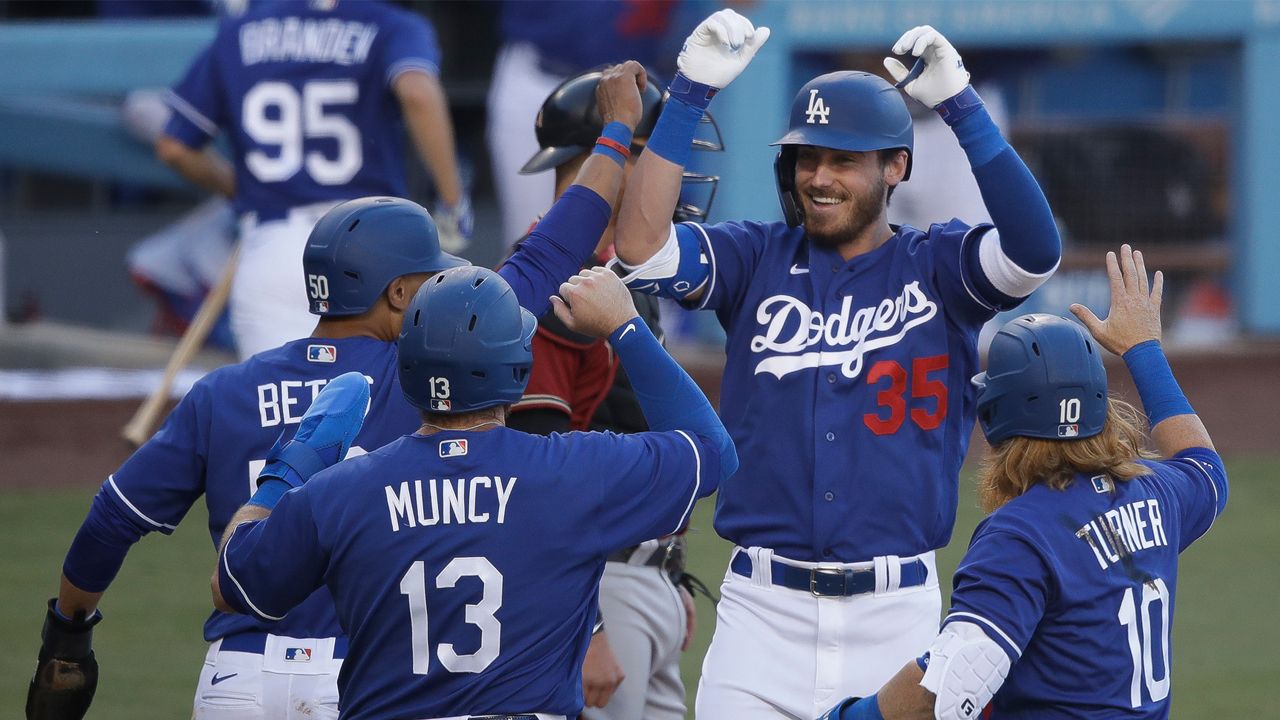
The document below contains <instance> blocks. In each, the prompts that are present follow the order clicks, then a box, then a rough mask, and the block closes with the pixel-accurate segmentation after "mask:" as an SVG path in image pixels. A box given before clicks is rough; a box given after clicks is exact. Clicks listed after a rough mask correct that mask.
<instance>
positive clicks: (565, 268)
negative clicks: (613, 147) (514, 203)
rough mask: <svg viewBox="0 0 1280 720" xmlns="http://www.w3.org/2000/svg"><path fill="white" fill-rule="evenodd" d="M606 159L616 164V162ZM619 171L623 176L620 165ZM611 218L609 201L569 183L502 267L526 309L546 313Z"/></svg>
mask: <svg viewBox="0 0 1280 720" xmlns="http://www.w3.org/2000/svg"><path fill="white" fill-rule="evenodd" d="M598 158H599V156H593V157H592V158H591V159H589V160H588V161H587V164H588V165H590V164H593V163H597V162H600V160H599V159H598ZM603 162H605V163H608V164H610V165H614V166H615V168H616V167H617V165H616V163H614V162H613V161H612V160H608V159H604V160H603ZM616 172H618V173H619V176H620V175H621V170H620V169H618V170H616ZM581 177H582V176H581V175H579V178H580V179H581ZM619 182H621V179H620V177H619ZM615 193H616V190H615ZM610 216H611V212H610V210H609V203H608V201H607V200H606V199H605V198H603V197H601V196H600V194H599V193H597V192H596V191H594V190H592V189H591V188H589V187H586V186H579V185H573V186H570V187H569V189H568V190H566V191H565V192H564V194H563V195H561V196H560V197H559V198H558V199H557V200H556V202H555V204H554V205H552V206H551V209H550V210H548V211H547V214H546V215H544V216H543V217H542V220H540V221H538V224H537V225H536V226H534V228H533V230H532V231H530V233H529V237H528V238H527V239H526V240H525V241H524V242H522V243H520V245H519V247H517V248H516V251H515V253H514V254H512V256H511V257H509V258H507V261H506V262H505V263H503V265H502V267H500V268H498V274H499V275H501V276H502V279H504V280H506V281H507V282H508V283H509V284H510V285H511V289H512V290H514V291H515V293H516V297H517V298H519V300H520V305H521V306H522V307H523V308H524V309H526V310H528V311H529V312H531V313H533V314H534V315H536V316H541V315H542V314H543V313H545V312H546V311H547V309H548V308H549V307H550V304H549V303H550V300H549V298H550V297H551V294H552V293H554V292H555V291H556V289H557V288H558V287H560V283H562V282H564V280H565V278H568V277H571V276H573V274H574V273H576V272H577V271H578V270H580V269H581V268H582V264H583V263H584V262H585V261H586V259H587V258H589V257H591V253H592V252H593V251H594V250H595V248H596V244H597V243H599V242H600V235H601V234H603V233H604V229H605V227H606V226H607V225H608V224H609V218H610Z"/></svg>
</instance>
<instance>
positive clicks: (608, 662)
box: [582, 630, 626, 708]
mask: <svg viewBox="0 0 1280 720" xmlns="http://www.w3.org/2000/svg"><path fill="white" fill-rule="evenodd" d="M625 677H626V676H625V675H624V674H623V673H622V666H621V665H619V664H618V657H617V656H616V655H614V654H613V648H612V647H611V646H610V645H609V637H608V631H606V630H601V631H600V632H598V633H596V634H595V635H592V636H591V644H590V645H588V646H587V656H586V657H585V658H583V660H582V695H583V697H584V699H585V701H586V704H587V707H598V708H602V707H604V706H605V705H608V704H609V699H610V698H612V697H613V693H614V691H616V690H617V689H618V686H619V685H621V684H622V681H623V679H625Z"/></svg>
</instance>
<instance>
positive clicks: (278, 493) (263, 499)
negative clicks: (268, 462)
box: [247, 478, 293, 510]
mask: <svg viewBox="0 0 1280 720" xmlns="http://www.w3.org/2000/svg"><path fill="white" fill-rule="evenodd" d="M292 489H293V487H292V486H290V485H289V483H288V482H285V481H284V480H281V479H279V478H267V479H266V480H263V481H262V484H261V485H259V486H258V490H257V491H256V492H255V493H253V497H251V498H249V502H248V503H247V504H249V505H257V506H258V507H264V508H266V509H268V510H274V509H275V507H276V503H278V502H280V498H282V497H284V494H285V493H287V492H289V491H290V490H292Z"/></svg>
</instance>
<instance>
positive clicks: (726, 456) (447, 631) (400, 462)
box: [213, 267, 737, 720]
mask: <svg viewBox="0 0 1280 720" xmlns="http://www.w3.org/2000/svg"><path fill="white" fill-rule="evenodd" d="M560 294H561V297H562V298H563V300H558V301H557V302H556V303H555V305H554V308H555V311H556V315H557V317H559V318H560V319H561V320H562V321H564V322H565V323H566V324H568V325H569V326H570V327H572V328H573V329H574V330H575V331H576V332H580V333H583V334H586V335H591V336H594V337H601V338H604V337H607V338H609V342H610V344H611V345H612V346H613V347H614V349H615V351H616V352H617V353H618V354H619V356H620V357H621V358H622V362H623V364H624V365H625V366H626V368H627V371H628V372H629V373H630V374H631V379H632V383H633V385H634V387H635V390H636V394H637V397H638V398H639V400H640V403H641V405H642V407H643V408H644V412H645V416H646V418H647V420H648V422H649V426H650V428H651V429H652V430H653V432H647V433H639V434H634V435H615V434H613V433H569V434H565V435H560V434H553V435H550V436H542V435H532V434H528V433H522V432H519V431H516V430H511V429H508V428H507V427H506V417H507V411H508V408H509V407H510V405H511V404H512V403H514V402H515V401H517V400H519V399H520V397H521V395H522V394H523V392H524V387H525V383H526V382H527V381H528V376H529V370H530V367H531V365H532V363H533V353H532V340H533V334H534V331H535V330H536V328H537V320H536V319H535V318H534V316H533V315H532V314H531V313H529V312H528V311H526V310H524V309H522V308H521V307H520V305H519V304H518V303H517V302H516V297H515V293H513V292H512V291H511V288H510V287H509V286H508V285H507V283H506V282H505V281H504V280H503V279H502V278H501V277H500V276H498V275H496V274H495V273H493V272H491V271H488V270H485V269H483V268H476V267H469V268H459V269H454V270H448V271H446V272H443V273H441V274H439V275H436V276H435V277H433V278H432V279H431V280H428V281H427V283H426V284H425V285H424V286H423V287H422V289H421V290H420V291H419V292H418V295H417V296H416V297H415V298H414V301H413V304H412V305H411V306H410V307H409V309H408V312H407V313H406V315H405V326H404V331H403V333H402V334H401V336H400V341H399V362H400V385H401V387H402V388H403V390H404V393H405V397H406V398H408V399H409V401H410V402H411V403H412V404H413V405H415V406H416V407H418V408H420V409H421V410H422V423H421V427H420V428H419V429H418V431H417V432H416V433H412V434H408V435H406V436H405V437H403V438H401V439H399V440H396V441H395V442H393V443H391V444H389V445H387V446H385V447H383V448H380V449H378V450H375V451H373V452H371V453H369V454H368V455H364V456H362V457H359V458H355V459H349V460H347V461H346V462H343V463H340V464H337V465H335V466H334V467H332V468H329V469H327V470H324V471H322V472H320V473H319V474H315V475H314V476H311V474H312V473H313V472H314V468H315V467H322V466H323V464H330V463H333V462H335V461H336V460H337V458H338V456H339V455H340V450H341V448H342V447H344V446H345V444H346V443H349V442H350V440H349V438H351V437H354V436H355V435H356V433H355V430H354V428H352V427H351V424H352V423H355V424H356V426H357V427H358V423H359V420H360V415H361V413H362V411H363V407H364V397H363V394H362V393H363V391H364V386H363V384H362V383H360V382H359V378H354V379H352V378H347V379H345V381H344V382H343V384H342V385H338V381H335V383H334V384H335V385H338V386H337V387H334V388H333V390H332V391H326V392H325V393H322V394H321V396H320V398H321V400H322V401H323V400H325V398H326V396H327V395H329V394H330V392H332V394H333V395H334V399H333V400H332V401H330V402H326V403H323V404H322V403H320V402H317V405H318V406H320V409H319V410H318V411H317V413H315V414H314V415H313V416H309V417H310V419H311V424H310V425H309V424H308V422H309V421H308V420H307V419H304V421H303V426H302V428H301V429H300V430H299V432H298V435H297V436H296V437H295V438H294V440H293V442H292V443H290V444H289V445H286V446H285V447H284V448H283V449H282V450H281V452H280V453H279V457H280V458H281V460H282V461H283V465H280V466H268V468H267V470H266V471H264V473H263V476H262V478H263V483H262V485H261V486H260V488H259V490H258V492H257V494H256V495H254V497H253V499H252V500H251V501H250V503H249V504H247V505H246V506H245V508H244V509H242V510H241V511H240V512H239V513H237V515H236V517H235V518H233V520H232V523H231V525H230V527H229V529H228V532H227V535H226V538H225V540H224V542H223V548H222V552H221V556H220V558H219V562H218V565H217V570H216V572H215V575H214V580H213V594H214V600H215V603H217V604H218V606H219V607H223V608H225V609H229V610H236V611H239V612H245V613H250V614H252V615H253V616H255V617H258V618H262V619H278V618H282V617H287V613H290V612H292V611H293V610H292V609H293V608H294V606H296V605H297V604H298V603H299V602H302V601H303V600H304V599H305V598H306V597H307V596H308V595H309V594H310V593H311V592H313V591H315V590H316V589H317V588H320V587H321V586H322V585H323V586H325V587H327V588H328V591H329V593H331V594H332V596H333V600H334V604H335V605H336V607H337V613H338V620H339V623H340V624H341V625H342V626H343V627H344V628H346V629H347V631H348V633H349V636H350V647H349V650H348V656H347V661H346V663H344V664H343V667H342V674H341V676H340V678H339V687H340V688H341V715H340V717H342V718H350V719H352V720H355V719H356V718H419V719H424V718H460V717H472V718H476V717H489V716H493V717H502V718H519V719H520V720H525V719H532V718H535V717H536V718H543V719H544V720H545V719H547V718H560V719H563V718H566V717H572V716H576V715H577V713H578V712H580V711H581V710H582V707H583V695H582V678H581V670H580V668H581V666H582V659H583V656H584V655H585V653H586V649H587V644H588V641H589V639H590V637H591V627H592V624H593V623H594V621H595V614H596V611H595V596H596V592H597V586H598V585H599V582H600V576H601V573H602V572H603V571H604V564H605V558H606V556H607V555H608V554H609V552H610V551H612V550H614V549H617V548H620V547H625V546H628V545H634V544H636V543H638V542H640V541H642V540H644V539H647V538H651V537H656V536H659V535H663V534H665V533H670V532H673V531H674V530H676V529H678V528H680V527H682V526H683V524H684V523H685V522H687V520H688V517H689V513H690V512H692V510H693V505H694V502H695V501H696V500H697V499H698V498H700V497H705V496H706V495H709V494H710V493H711V492H713V491H714V490H715V488H716V486H717V485H718V484H719V483H720V481H721V480H722V479H723V478H724V477H726V476H727V475H729V474H731V473H732V472H733V470H734V469H735V468H736V466H737V458H736V456H735V454H734V448H733V442H732V441H731V440H730V439H729V436H728V433H727V432H726V431H725V429H724V427H723V426H722V425H721V424H720V420H719V418H717V417H716V414H715V411H714V410H712V409H711V405H710V403H708V402H707V399H706V398H705V397H704V396H703V394H702V392H701V391H700V390H699V389H698V387H697V385H695V384H694V383H693V381H692V379H690V378H689V376H688V375H686V374H685V373H684V371H683V370H681V369H680V366H679V365H677V364H676V363H675V361H674V360H673V359H671V357H670V356H669V355H667V354H666V352H665V351H664V350H663V349H662V346H661V345H660V344H659V343H658V341H657V340H656V339H655V338H654V336H653V334H652V333H651V332H650V331H649V330H648V328H647V327H646V326H645V324H644V322H643V321H642V320H640V318H639V317H638V316H637V314H636V310H635V307H634V306H633V305H632V303H631V299H630V294H629V293H628V291H627V289H626V287H625V286H623V284H622V282H621V281H620V280H619V279H618V278H617V277H616V276H615V275H613V274H612V273H610V272H609V271H607V270H604V269H603V268H597V269H592V270H584V271H582V272H581V273H580V274H579V275H578V276H576V277H574V278H572V279H571V280H570V281H569V282H566V283H565V284H564V285H563V286H562V287H561V290H560ZM340 380H343V379H342V378H340ZM339 394H343V395H341V396H340V395H339ZM313 407H314V406H313ZM308 428H311V429H312V431H311V432H307V433H306V434H305V437H304V430H308ZM300 446H301V447H300ZM295 457H297V458H301V462H297V463H295V462H294V458H295ZM308 476H311V477H309V479H308ZM303 483H305V484H303ZM291 488H296V489H291ZM277 503H278V504H277ZM263 518H265V519H263Z"/></svg>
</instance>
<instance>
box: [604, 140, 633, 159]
mask: <svg viewBox="0 0 1280 720" xmlns="http://www.w3.org/2000/svg"><path fill="white" fill-rule="evenodd" d="M596 144H597V145H603V146H605V147H607V148H609V149H610V150H613V151H614V152H616V153H618V154H619V155H621V156H622V157H623V158H624V159H625V158H629V157H631V148H629V147H627V146H626V145H623V144H622V143H620V142H618V141H617V140H614V139H613V138H607V137H604V136H601V137H599V138H597V139H596Z"/></svg>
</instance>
